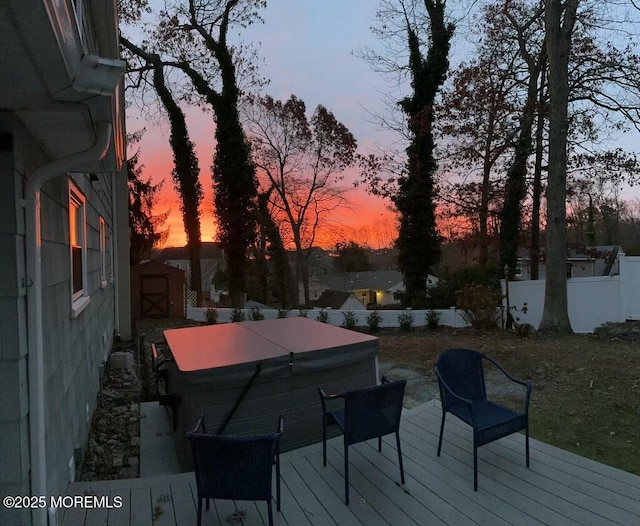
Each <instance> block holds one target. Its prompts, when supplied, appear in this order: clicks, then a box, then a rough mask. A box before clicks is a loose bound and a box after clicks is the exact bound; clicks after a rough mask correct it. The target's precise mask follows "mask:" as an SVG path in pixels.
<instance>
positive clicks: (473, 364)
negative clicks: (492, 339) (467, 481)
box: [435, 349, 531, 491]
mask: <svg viewBox="0 0 640 526" xmlns="http://www.w3.org/2000/svg"><path fill="white" fill-rule="evenodd" d="M484 360H487V361H488V362H491V363H492V364H493V365H494V366H496V368H497V369H498V370H499V371H501V372H502V373H504V375H505V376H506V377H507V378H509V380H511V381H513V382H515V383H516V384H520V385H522V386H524V387H525V389H526V396H525V397H524V406H523V410H522V411H516V410H513V409H510V408H508V407H505V406H504V405H502V404H498V403H496V402H492V401H490V400H487V390H486V385H485V375H484V368H483V361H484ZM435 369H436V374H437V376H438V384H439V387H440V400H441V402H442V423H441V424H440V438H439V439H438V456H440V450H441V448H442V432H443V431H444V421H445V417H446V414H447V413H451V414H453V415H455V416H457V417H458V418H459V419H460V420H462V421H463V422H465V423H467V424H469V425H470V426H471V427H472V428H473V490H474V491H478V448H479V447H480V446H483V445H485V444H488V443H489V442H493V441H494V440H498V439H499V438H503V437H505V436H507V435H511V434H512V433H516V432H517V431H522V430H524V432H525V437H526V438H525V441H526V457H527V467H529V399H530V397H531V384H530V383H529V382H523V381H521V380H518V379H516V378H514V377H513V376H511V375H510V374H509V373H507V371H505V370H504V369H503V368H502V367H501V366H500V364H498V363H497V362H496V361H495V360H493V359H492V358H490V357H489V356H487V355H485V354H484V353H481V352H478V351H474V350H471V349H448V350H446V351H443V352H441V353H440V355H439V356H438V358H437V359H436V365H435Z"/></svg>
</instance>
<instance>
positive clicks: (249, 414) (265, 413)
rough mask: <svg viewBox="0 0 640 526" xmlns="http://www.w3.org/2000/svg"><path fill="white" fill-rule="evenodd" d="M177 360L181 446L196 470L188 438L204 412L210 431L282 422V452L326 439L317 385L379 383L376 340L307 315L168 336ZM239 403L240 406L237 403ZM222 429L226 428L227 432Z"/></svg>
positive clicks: (265, 427) (260, 428) (172, 385)
mask: <svg viewBox="0 0 640 526" xmlns="http://www.w3.org/2000/svg"><path fill="white" fill-rule="evenodd" d="M164 335H165V338H166V340H167V344H168V346H169V349H170V351H171V353H172V355H173V359H174V361H173V362H172V363H170V364H167V365H168V386H169V389H170V391H171V393H172V394H173V395H174V396H175V399H176V400H177V410H176V414H175V415H174V416H175V431H174V434H175V444H176V450H177V452H178V457H179V459H180V463H181V465H182V467H183V469H185V470H189V469H191V467H192V462H191V452H190V449H189V445H188V443H187V440H186V437H185V433H186V432H187V431H190V430H192V429H193V428H194V426H195V424H196V422H197V420H198V417H199V416H200V415H201V414H203V415H204V416H205V422H206V425H207V432H210V433H213V432H222V434H235V433H239V434H251V433H265V432H272V431H274V430H275V428H276V425H277V419H278V415H280V414H282V415H283V417H284V428H285V430H284V434H283V436H282V443H281V447H282V449H283V450H284V451H286V450H290V449H294V448H297V447H301V446H304V445H307V444H310V443H313V442H317V441H319V440H321V439H322V419H321V415H322V412H321V409H320V400H319V397H318V390H317V386H318V385H322V386H323V387H324V388H325V390H326V391H327V392H340V391H345V390H349V389H357V388H361V387H365V386H369V385H374V384H375V383H377V380H378V367H377V365H378V364H377V356H378V339H377V338H376V337H374V336H370V335H367V334H362V333H358V332H355V331H350V330H347V329H342V328H339V327H333V326H331V325H328V324H325V323H320V322H317V321H314V320H310V319H308V318H304V317H297V318H284V319H277V320H263V321H248V322H241V323H229V324H223V325H207V326H202V327H189V328H184V329H171V330H166V331H164ZM239 400H240V401H239ZM222 428H224V429H222Z"/></svg>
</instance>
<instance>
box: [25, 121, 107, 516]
mask: <svg viewBox="0 0 640 526" xmlns="http://www.w3.org/2000/svg"><path fill="white" fill-rule="evenodd" d="M97 128H98V130H97V139H96V142H95V143H94V144H93V146H91V147H90V148H89V149H87V150H84V151H81V152H77V153H75V154H72V155H70V156H68V157H64V158H63V159H58V160H56V161H53V162H51V163H49V164H45V165H44V166H41V167H39V168H37V169H36V170H34V172H33V173H32V174H31V176H30V177H29V178H28V179H27V184H26V190H25V194H26V196H25V199H26V219H25V223H26V245H27V247H26V249H27V250H26V257H27V283H28V288H27V323H28V330H27V334H28V338H27V340H28V353H29V354H28V362H29V363H28V373H29V441H30V457H31V466H30V468H31V495H38V496H40V495H43V496H45V498H47V499H48V497H49V495H48V493H47V465H46V452H45V450H46V442H45V431H46V430H45V395H44V334H43V332H44V331H43V316H42V255H41V251H42V237H41V228H40V193H41V189H42V185H43V184H44V183H45V182H46V181H48V180H49V179H52V178H54V177H59V176H62V175H65V174H66V173H67V172H70V171H73V170H74V169H81V168H82V167H83V165H84V164H85V163H87V162H95V161H96V160H100V159H103V158H104V156H105V155H106V153H107V149H108V147H109V144H110V142H111V131H112V125H111V123H109V122H100V123H98V125H97ZM46 514H47V510H46V509H45V508H41V509H36V510H34V512H33V515H32V520H33V524H34V525H36V526H45V525H46V524H47V516H46Z"/></svg>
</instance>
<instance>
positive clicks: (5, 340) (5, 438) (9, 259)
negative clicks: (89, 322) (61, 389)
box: [0, 112, 29, 524]
mask: <svg viewBox="0 0 640 526" xmlns="http://www.w3.org/2000/svg"><path fill="white" fill-rule="evenodd" d="M13 122H14V119H13V116H12V114H11V113H8V112H0V133H9V134H11V135H14V129H13V128H14V126H13ZM14 152H15V148H14V151H0V276H2V279H1V280H0V408H2V410H1V411H0V466H2V469H0V493H2V494H3V495H22V494H24V495H28V494H29V449H28V444H29V431H28V430H29V425H28V400H29V399H28V396H27V356H26V349H27V345H26V300H25V295H26V288H25V286H24V285H25V282H24V276H25V271H24V268H25V267H24V214H23V213H22V209H21V208H20V207H19V205H18V203H19V202H20V201H19V199H20V198H21V189H22V182H23V181H22V177H21V174H20V173H19V171H18V169H17V167H16V161H15V155H14ZM28 520H29V515H28V514H27V513H25V512H20V511H17V510H7V509H6V508H4V507H0V524H27V523H28Z"/></svg>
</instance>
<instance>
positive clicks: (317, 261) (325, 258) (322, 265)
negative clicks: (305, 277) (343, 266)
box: [287, 247, 334, 276]
mask: <svg viewBox="0 0 640 526" xmlns="http://www.w3.org/2000/svg"><path fill="white" fill-rule="evenodd" d="M297 254H298V253H297V252H296V251H295V250H288V251H287V258H288V260H289V265H290V266H291V272H293V273H294V275H295V269H296V267H295V265H296V258H297ZM303 254H304V257H305V258H306V261H307V269H308V271H309V276H321V275H323V274H327V273H328V272H332V271H333V269H334V267H333V257H332V256H331V253H330V252H329V251H327V250H325V249H323V248H320V247H311V248H307V249H304V250H303Z"/></svg>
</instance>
